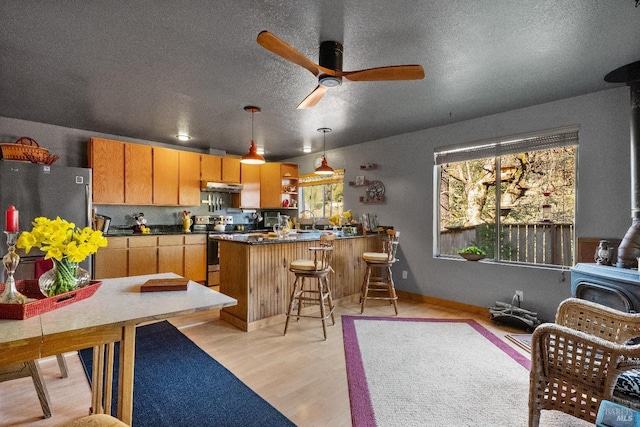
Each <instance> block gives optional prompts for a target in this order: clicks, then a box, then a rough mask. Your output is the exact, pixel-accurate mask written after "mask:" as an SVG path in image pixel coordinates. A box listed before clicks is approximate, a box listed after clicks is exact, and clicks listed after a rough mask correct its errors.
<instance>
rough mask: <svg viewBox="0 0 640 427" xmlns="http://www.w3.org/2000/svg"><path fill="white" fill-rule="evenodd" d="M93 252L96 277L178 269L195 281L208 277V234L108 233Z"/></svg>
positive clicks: (164, 271) (178, 271)
mask: <svg viewBox="0 0 640 427" xmlns="http://www.w3.org/2000/svg"><path fill="white" fill-rule="evenodd" d="M108 240H109V245H108V246H107V247H106V248H101V249H100V250H99V251H98V252H97V253H96V254H95V256H94V278H95V279H96V280H99V279H108V278H113V277H127V276H139V275H143V274H155V273H176V274H179V275H180V276H183V277H186V278H188V279H190V280H193V281H195V282H200V283H205V282H206V280H207V236H206V235H204V234H198V235H187V234H172V235H165V236H127V237H124V236H123V237H109V238H108Z"/></svg>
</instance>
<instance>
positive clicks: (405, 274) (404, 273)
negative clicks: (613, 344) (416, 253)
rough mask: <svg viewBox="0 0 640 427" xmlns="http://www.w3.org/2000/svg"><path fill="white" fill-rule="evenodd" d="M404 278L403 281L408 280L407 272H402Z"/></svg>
mask: <svg viewBox="0 0 640 427" xmlns="http://www.w3.org/2000/svg"><path fill="white" fill-rule="evenodd" d="M402 278H403V279H406V278H407V270H402Z"/></svg>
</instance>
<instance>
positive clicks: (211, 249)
mask: <svg viewBox="0 0 640 427" xmlns="http://www.w3.org/2000/svg"><path fill="white" fill-rule="evenodd" d="M218 243H219V240H218V239H214V238H213V237H211V236H209V239H208V244H207V286H220V246H219V245H218Z"/></svg>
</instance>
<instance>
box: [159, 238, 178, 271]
mask: <svg viewBox="0 0 640 427" xmlns="http://www.w3.org/2000/svg"><path fill="white" fill-rule="evenodd" d="M158 273H176V274H179V275H181V276H184V237H183V236H182V235H178V234H176V235H171V236H158Z"/></svg>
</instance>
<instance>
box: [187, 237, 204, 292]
mask: <svg viewBox="0 0 640 427" xmlns="http://www.w3.org/2000/svg"><path fill="white" fill-rule="evenodd" d="M184 277H186V278H188V279H190V280H193V281H194V282H200V283H205V282H206V280H207V236H206V235H203V234H197V235H196V234H193V235H188V234H186V235H185V236H184Z"/></svg>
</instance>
